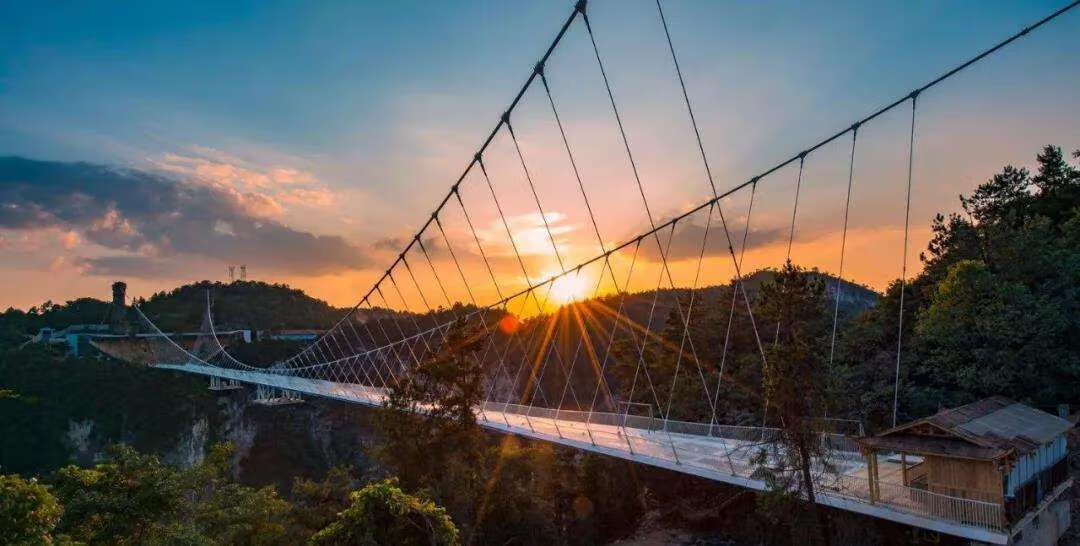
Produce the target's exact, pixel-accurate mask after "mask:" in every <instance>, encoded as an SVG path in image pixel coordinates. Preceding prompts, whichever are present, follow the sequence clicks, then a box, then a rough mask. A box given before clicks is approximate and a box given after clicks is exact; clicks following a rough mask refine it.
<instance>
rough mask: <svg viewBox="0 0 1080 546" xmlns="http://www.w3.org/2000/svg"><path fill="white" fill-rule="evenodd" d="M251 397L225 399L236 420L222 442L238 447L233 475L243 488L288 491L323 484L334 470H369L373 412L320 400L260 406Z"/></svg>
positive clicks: (248, 394) (241, 393)
mask: <svg viewBox="0 0 1080 546" xmlns="http://www.w3.org/2000/svg"><path fill="white" fill-rule="evenodd" d="M251 392H252V391H251V390H249V389H245V390H238V391H232V392H230V393H228V394H227V395H226V396H227V397H228V398H229V403H230V404H235V405H236V406H235V407H236V410H238V414H237V415H238V417H237V418H235V419H234V421H233V422H232V423H231V424H230V425H229V426H228V429H227V430H225V431H224V432H225V434H224V437H223V439H226V440H228V441H231V442H233V443H234V444H236V446H237V452H236V453H237V460H236V472H237V474H238V477H239V478H240V480H241V481H242V482H245V483H251V484H269V483H273V484H275V485H277V487H278V490H279V491H288V490H289V486H290V485H291V483H292V479H293V477H309V478H321V477H322V476H323V475H324V474H325V473H326V471H327V470H329V469H330V468H332V467H334V466H337V465H351V466H353V467H354V468H356V469H357V470H360V471H363V470H365V469H369V468H370V466H371V464H372V463H371V461H370V460H369V459H368V457H367V448H368V447H370V446H371V445H372V443H373V442H374V441H375V436H374V426H373V424H372V418H373V416H374V412H373V410H371V409H368V408H364V407H361V406H355V405H346V404H343V403H340V402H334V401H331V400H323V399H308V400H305V401H304V403H302V404H291V405H286V406H262V405H258V404H255V403H252V402H251Z"/></svg>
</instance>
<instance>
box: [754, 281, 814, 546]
mask: <svg viewBox="0 0 1080 546" xmlns="http://www.w3.org/2000/svg"><path fill="white" fill-rule="evenodd" d="M761 292H762V294H761V295H762V298H761V304H760V306H759V307H758V309H759V311H758V316H760V317H761V319H762V321H763V323H764V324H770V325H771V324H777V325H778V328H777V333H776V337H775V339H774V340H773V342H772V343H771V344H770V345H769V346H768V348H767V349H766V351H765V362H766V364H765V383H764V387H765V393H766V396H767V397H768V398H767V399H768V401H769V409H772V410H773V411H775V413H776V414H777V415H778V416H779V419H778V421H779V425H778V427H779V436H778V438H777V439H776V445H774V446H769V447H771V448H772V449H767V448H763V449H762V450H761V451H760V453H759V454H758V456H757V461H756V462H757V464H758V465H759V467H760V468H761V472H762V473H763V474H764V477H765V478H766V482H767V483H768V484H769V486H770V488H769V491H767V492H766V494H764V495H763V496H762V497H761V498H760V499H759V502H760V503H761V506H762V508H764V509H765V511H766V512H767V513H771V514H774V517H776V516H779V515H780V514H785V515H786V516H787V517H786V518H784V519H787V520H788V521H785V523H786V524H787V525H788V526H789V527H790V528H791V529H793V530H795V529H803V530H802V531H799V532H802V533H805V529H807V528H808V527H807V526H806V525H805V522H801V520H803V519H806V518H805V515H804V514H805V513H806V512H809V513H812V514H814V515H815V518H814V520H812V521H811V522H809V523H812V524H816V525H811V526H809V528H811V529H815V528H816V531H817V532H816V533H814V534H816V535H818V536H820V537H821V539H822V541H823V542H825V543H828V540H829V533H830V531H829V528H828V520H827V515H826V514H825V511H824V509H822V508H821V507H820V506H818V505H817V504H816V502H815V491H814V481H813V478H812V475H811V472H812V471H813V469H812V466H813V464H814V461H816V460H821V459H822V457H824V456H826V455H827V453H826V451H825V449H824V446H823V445H822V444H821V441H820V434H821V431H822V429H823V428H822V425H821V420H820V416H822V415H825V412H826V401H827V400H829V398H830V393H829V388H828V387H829V382H828V380H827V376H828V373H829V372H828V369H827V367H826V355H827V354H828V349H829V339H828V334H829V333H830V330H829V329H828V327H827V324H828V323H827V321H826V319H825V317H827V313H826V311H825V309H826V307H825V285H824V283H823V282H821V280H820V279H818V278H815V277H813V276H812V275H810V274H808V273H807V272H806V271H804V270H802V269H800V268H798V267H796V266H794V265H792V264H791V261H790V260H789V261H788V262H787V263H785V264H784V267H783V268H781V269H780V271H778V272H777V274H776V276H775V277H774V279H773V281H772V282H770V283H766V284H764V285H762V287H761ZM803 501H805V504H804V502H803Z"/></svg>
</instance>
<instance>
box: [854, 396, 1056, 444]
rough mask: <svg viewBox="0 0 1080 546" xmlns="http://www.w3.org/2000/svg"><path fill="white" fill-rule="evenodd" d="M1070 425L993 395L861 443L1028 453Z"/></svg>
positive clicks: (1052, 416)
mask: <svg viewBox="0 0 1080 546" xmlns="http://www.w3.org/2000/svg"><path fill="white" fill-rule="evenodd" d="M1072 426H1073V424H1072V423H1071V422H1069V421H1068V420H1066V419H1062V418H1060V417H1058V416H1056V415H1052V414H1050V413H1046V412H1045V411H1040V410H1037V409H1035V408H1032V407H1029V406H1025V405H1023V404H1020V403H1017V402H1014V401H1012V400H1009V399H1008V398H1005V397H1003V396H993V397H990V398H985V399H983V400H979V401H977V402H972V403H970V404H967V405H964V406H960V407H957V408H952V409H945V410H941V411H939V412H938V413H936V414H934V415H931V416H929V417H925V418H923V419H919V420H916V421H912V422H910V423H907V424H904V425H901V426H898V427H896V428H893V429H890V430H886V431H885V432H882V433H881V434H879V435H877V436H876V437H874V438H866V439H864V441H863V442H862V443H863V444H864V445H865V446H867V447H872V448H875V449H898V450H902V451H908V452H921V453H931V454H941V455H949V456H955V457H965V458H975V459H997V458H999V457H1001V456H1002V455H1004V454H1006V453H1008V452H1009V451H1010V450H1016V451H1017V452H1018V453H1026V452H1028V451H1031V450H1033V449H1036V448H1038V447H1039V446H1040V445H1043V444H1045V443H1047V442H1050V441H1052V440H1053V439H1054V438H1057V437H1058V436H1060V435H1061V434H1062V433H1064V432H1065V431H1066V430H1068V429H1070V428H1072ZM928 427H929V429H930V430H937V431H940V435H939V434H933V435H928V434H926V433H925V432H926V431H927V428H928ZM916 431H920V432H923V433H922V434H920V433H919V432H916ZM946 440H948V441H946ZM976 448H977V449H976Z"/></svg>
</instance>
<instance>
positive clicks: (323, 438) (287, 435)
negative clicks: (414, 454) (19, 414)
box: [61, 370, 375, 492]
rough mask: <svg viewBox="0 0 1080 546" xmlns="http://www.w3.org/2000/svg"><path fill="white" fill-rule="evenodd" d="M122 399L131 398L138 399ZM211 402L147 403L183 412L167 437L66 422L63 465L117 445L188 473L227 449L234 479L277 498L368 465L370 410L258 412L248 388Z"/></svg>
mask: <svg viewBox="0 0 1080 546" xmlns="http://www.w3.org/2000/svg"><path fill="white" fill-rule="evenodd" d="M143 373H146V374H159V373H161V372H157V371H154V370H144V371H143ZM163 377H166V379H167V376H163ZM128 394H130V396H131V397H132V398H133V397H136V396H145V393H143V394H140V393H138V392H132V393H128ZM191 394H199V395H201V394H202V392H198V393H195V392H192V393H191ZM213 396H214V400H215V401H216V404H201V405H200V404H186V403H185V401H177V400H175V399H170V400H160V399H159V400H157V401H154V402H150V401H147V403H152V404H155V405H156V404H165V403H170V404H175V405H179V406H181V407H184V408H185V409H183V410H182V411H181V412H179V413H180V414H181V415H185V416H184V417H179V418H176V417H174V419H178V420H177V421H174V422H171V423H169V424H168V427H167V428H168V429H169V430H170V431H171V432H167V433H164V434H163V433H162V432H163V428H162V427H157V428H156V430H147V429H146V427H134V428H128V427H121V428H120V429H116V427H112V428H111V429H109V428H107V427H103V426H101V423H99V422H98V421H96V420H95V419H94V418H86V419H78V418H69V420H68V422H67V428H66V430H64V431H63V433H62V438H61V441H62V443H63V444H64V445H65V446H66V447H67V451H68V454H69V461H70V462H72V463H75V464H79V465H83V466H86V465H92V464H94V463H95V462H97V461H99V460H101V458H102V457H103V456H104V454H105V448H106V446H108V445H109V444H111V443H117V442H123V443H128V444H130V445H132V446H133V447H135V448H136V449H139V450H140V451H144V452H151V453H157V454H158V455H159V456H160V457H161V458H162V459H163V460H164V461H165V462H167V463H169V464H176V465H181V466H193V465H197V464H199V463H201V462H202V461H203V460H204V459H205V457H206V454H207V453H208V451H209V449H210V446H211V445H213V444H214V443H216V442H222V441H227V442H230V443H232V444H233V445H234V446H235V451H234V455H233V469H232V470H233V473H234V476H235V477H237V478H238V479H239V480H240V481H242V482H244V483H248V484H252V485H265V484H274V485H276V486H277V487H278V490H279V491H283V492H287V491H288V490H289V488H290V487H291V484H292V479H293V477H309V478H321V477H322V476H323V475H325V473H326V472H327V471H328V470H329V469H330V468H332V467H334V466H338V465H350V466H353V467H354V468H355V469H356V470H358V471H364V470H366V469H369V468H370V466H371V464H372V463H371V461H370V460H369V458H368V456H367V453H368V449H367V448H368V447H370V446H371V445H372V444H373V442H374V438H375V436H374V425H373V421H372V419H373V417H374V410H372V409H369V408H364V407H362V406H356V405H350V404H344V403H340V402H335V401H331V400H323V399H308V400H305V401H304V403H302V404H291V405H285V406H263V405H259V404H255V403H253V398H254V387H250V386H247V387H245V388H244V389H237V390H232V391H219V392H214V393H213ZM129 400H130V398H129ZM138 407H140V405H139V404H135V405H133V406H131V407H128V408H126V409H125V410H124V411H127V412H130V411H137V408H138ZM117 419H118V420H120V421H130V420H131V415H128V414H126V413H125V414H123V415H119V416H117ZM169 438H172V439H169Z"/></svg>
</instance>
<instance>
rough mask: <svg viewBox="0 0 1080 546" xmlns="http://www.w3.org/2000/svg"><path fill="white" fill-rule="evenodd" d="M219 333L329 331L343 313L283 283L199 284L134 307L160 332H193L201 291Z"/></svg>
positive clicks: (201, 305) (161, 294)
mask: <svg viewBox="0 0 1080 546" xmlns="http://www.w3.org/2000/svg"><path fill="white" fill-rule="evenodd" d="M207 290H209V291H210V299H211V301H212V304H213V310H214V323H215V326H216V327H217V328H219V329H222V330H227V329H233V328H237V329H239V328H243V329H250V330H283V329H300V328H313V329H322V328H329V327H330V326H331V325H333V324H334V322H336V321H337V320H338V319H339V318H341V316H342V315H343V314H344V313H345V312H346V311H347V310H346V309H343V308H338V307H333V306H331V305H330V304H328V303H326V302H325V301H323V300H320V299H317V298H313V297H311V296H309V295H307V294H305V293H304V291H303V290H299V289H296V288H291V287H289V286H288V285H285V284H268V283H265V282H260V281H234V282H231V283H222V282H210V281H201V282H197V283H194V284H185V285H183V286H180V287H177V288H174V289H173V290H170V291H168V292H158V293H156V294H154V295H153V296H150V298H148V299H147V300H146V301H145V302H142V303H141V304H140V308H141V309H142V311H143V313H145V314H146V316H147V317H149V318H150V319H151V320H153V321H154V323H155V324H157V326H158V327H159V328H161V329H162V330H196V329H198V328H199V326H200V324H202V317H203V313H204V312H205V310H206V291H207Z"/></svg>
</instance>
